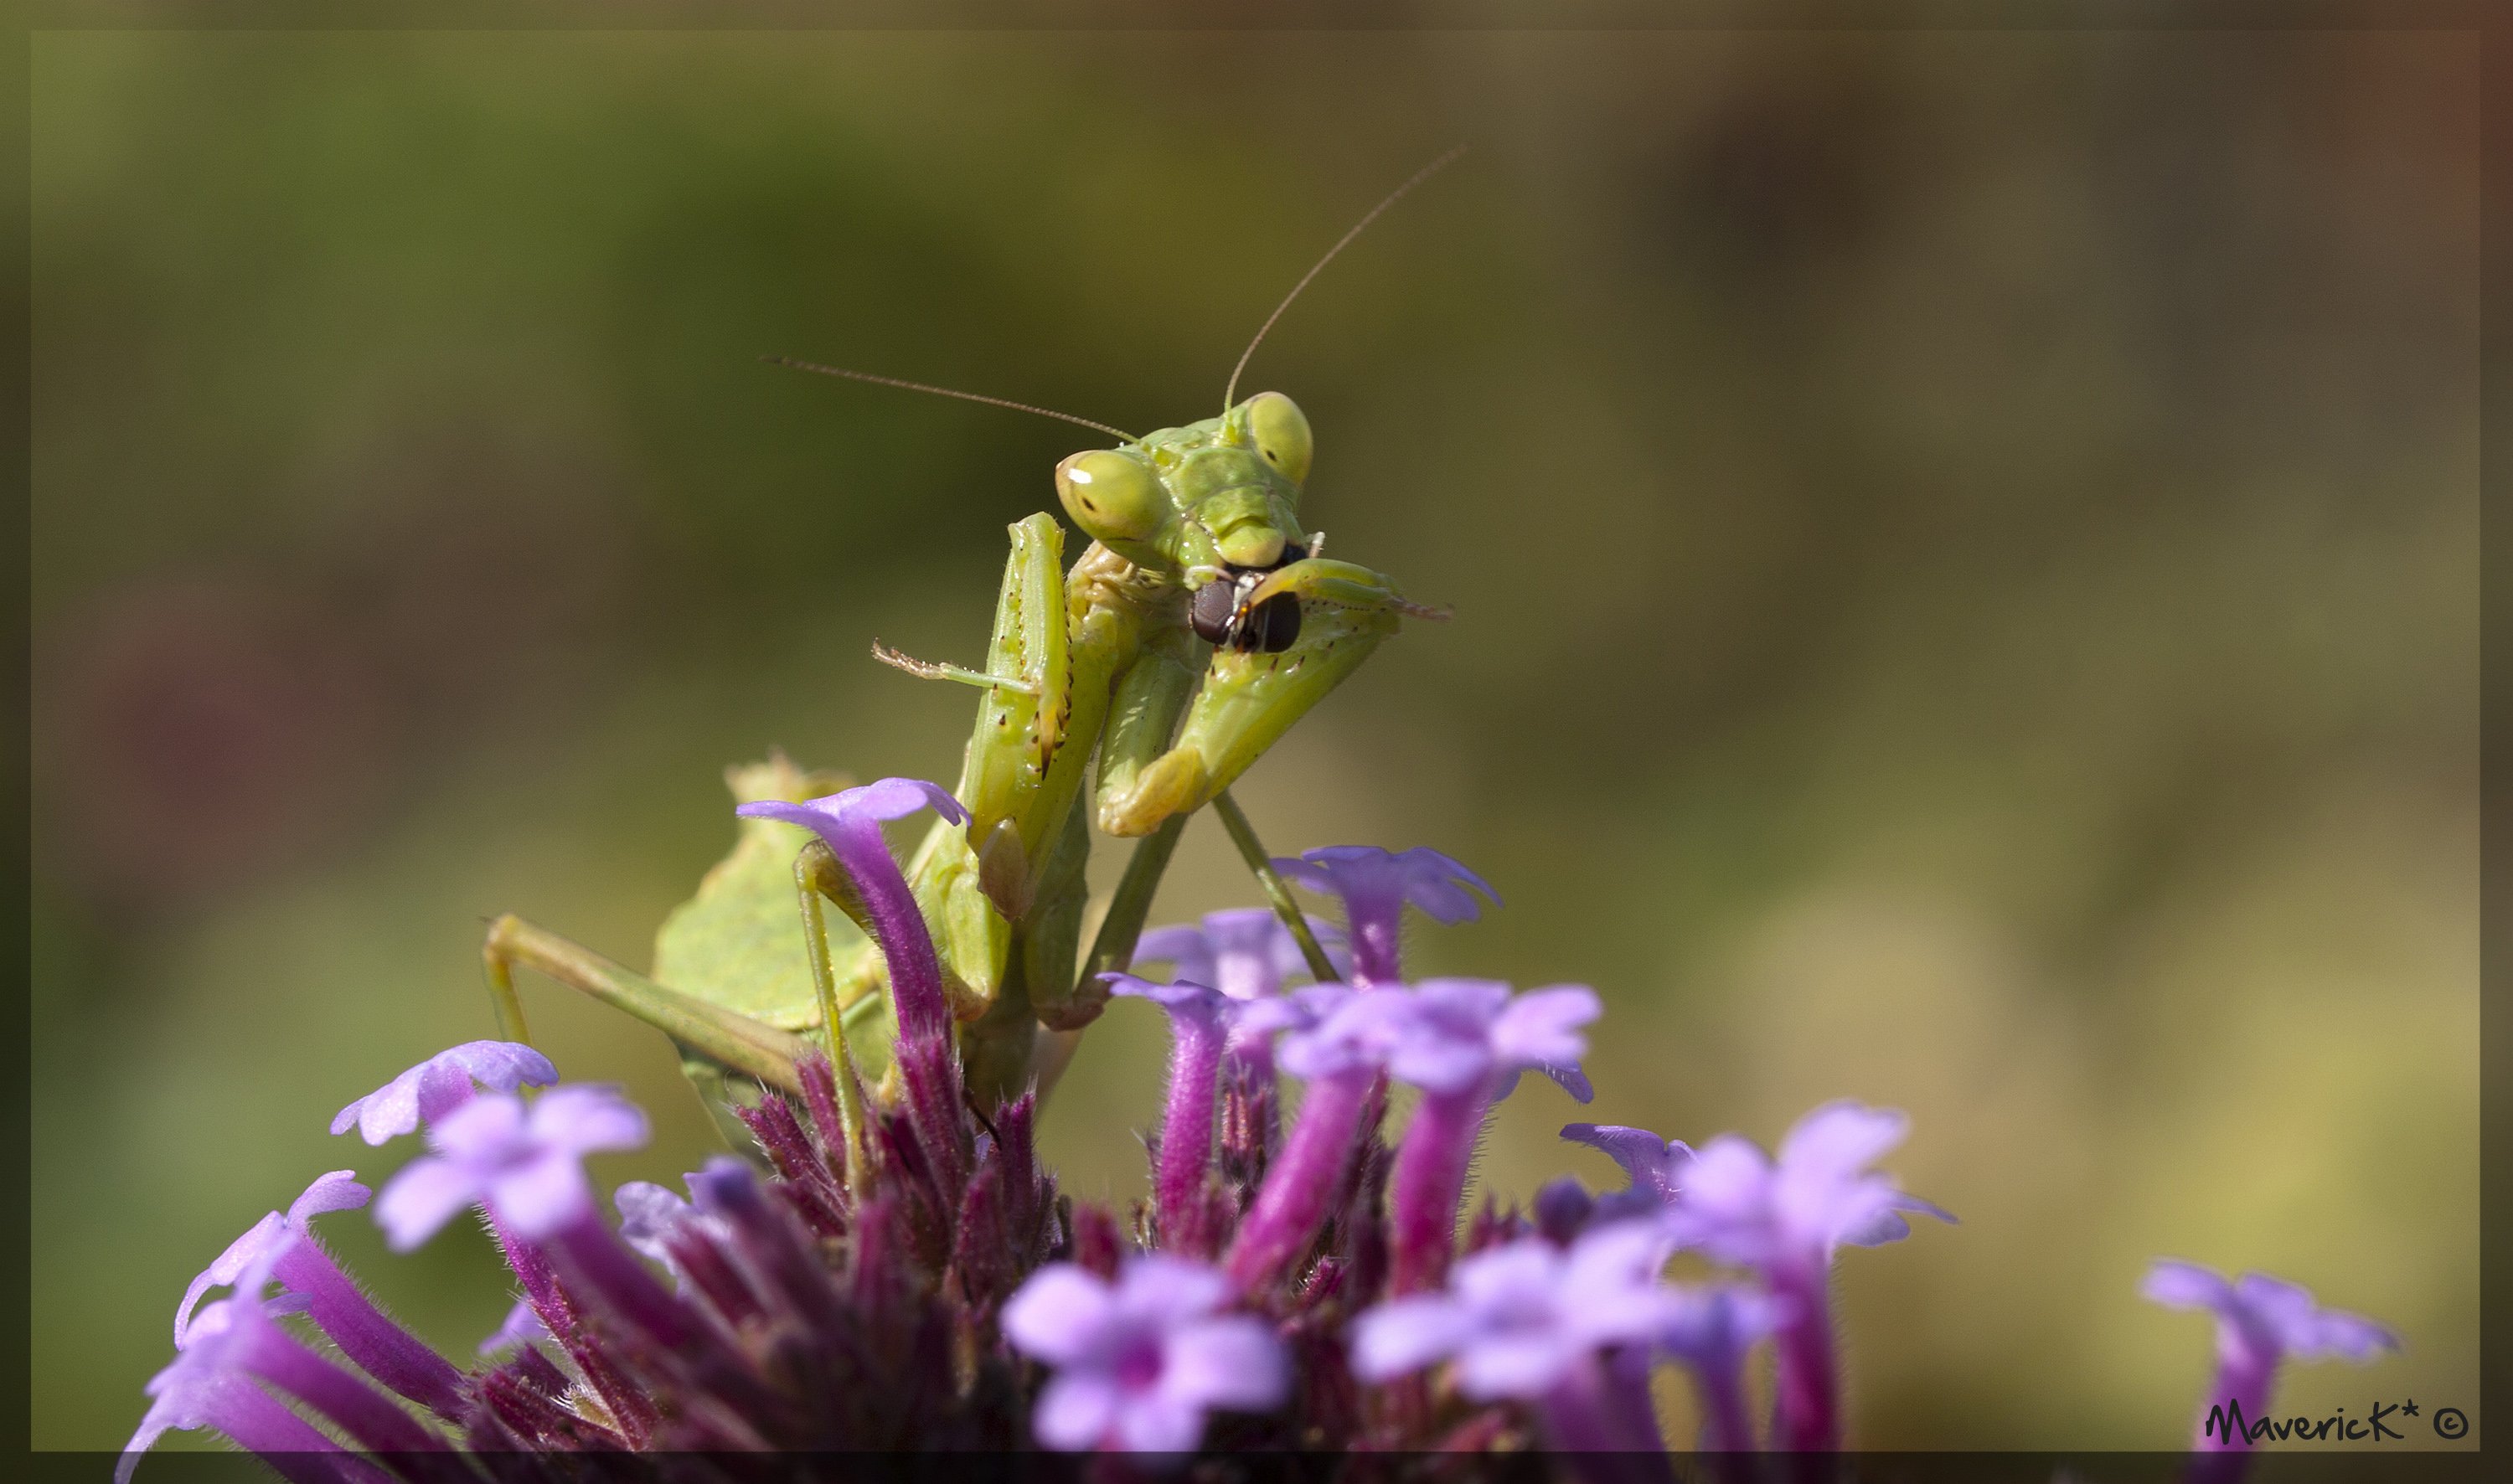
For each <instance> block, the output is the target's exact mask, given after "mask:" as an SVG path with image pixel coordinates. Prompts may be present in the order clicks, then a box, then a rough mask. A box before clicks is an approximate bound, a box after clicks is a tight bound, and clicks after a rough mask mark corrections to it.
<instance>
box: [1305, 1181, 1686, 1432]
mask: <svg viewBox="0 0 2513 1484" xmlns="http://www.w3.org/2000/svg"><path fill="white" fill-rule="evenodd" d="M1672 1245H1673V1244H1672V1243H1671V1242H1670V1241H1669V1240H1668V1238H1667V1236H1666V1233H1665V1232H1664V1231H1662V1230H1659V1229H1658V1228H1657V1226H1656V1225H1655V1224H1654V1223H1651V1222H1645V1221H1632V1222H1617V1223H1616V1224H1614V1225H1612V1226H1606V1227H1598V1228H1595V1229H1593V1230H1589V1231H1588V1232H1586V1233H1585V1234H1583V1235H1582V1236H1581V1237H1580V1238H1579V1239H1578V1240H1577V1241H1576V1242H1575V1243H1573V1244H1572V1246H1571V1248H1570V1249H1569V1250H1568V1251H1565V1250H1563V1249H1561V1248H1558V1247H1556V1246H1554V1245H1553V1244H1552V1243H1550V1242H1548V1241H1545V1240H1543V1239H1542V1238H1540V1237H1526V1238H1522V1239H1520V1240H1518V1241H1514V1242H1511V1243H1509V1244H1508V1245H1506V1246H1502V1247H1495V1248H1492V1249H1490V1250H1488V1251H1484V1252H1479V1253H1476V1254H1475V1255H1474V1256H1472V1257H1470V1258H1467V1259H1466V1260H1465V1261H1463V1262H1461V1263H1459V1264H1457V1267H1456V1272H1454V1273H1453V1274H1451V1276H1450V1279H1449V1287H1448V1289H1447V1291H1445V1292H1442V1293H1435V1294H1416V1295H1414V1296H1413V1297H1410V1298H1402V1299H1393V1300H1390V1301H1389V1302H1387V1303H1385V1304H1381V1305H1379V1306H1378V1307H1377V1308H1374V1309H1371V1310H1370V1311H1369V1312H1367V1313H1365V1314H1363V1315H1362V1316H1361V1318H1360V1320H1359V1322H1358V1325H1357V1327H1356V1329H1355V1330H1354V1334H1353V1347H1352V1368H1353V1374H1354V1375H1356V1376H1359V1377H1361V1378H1362V1379H1363V1380H1364V1381H1370V1382H1384V1381H1389V1380H1393V1379H1394V1378H1396V1377H1398V1376H1403V1375H1406V1374H1408V1373H1410V1372H1413V1371H1418V1370H1420V1369H1422V1368H1423V1367H1424V1366H1427V1365H1430V1364H1433V1363H1434V1362H1437V1361H1442V1360H1449V1361H1454V1362H1455V1363H1456V1379H1457V1389H1458V1390H1460V1391H1462V1392H1464V1393H1465V1394H1466V1395H1467V1396H1469V1397H1472V1398H1473V1399H1475V1400H1477V1401H1492V1400H1496V1399H1497V1398H1500V1397H1505V1396H1506V1397H1522V1398H1527V1397H1537V1396H1542V1395H1543V1394H1544V1393H1546V1392H1547V1391H1549V1390H1551V1389H1552V1388H1553V1386H1555V1385H1556V1384H1557V1383H1559V1382H1560V1381H1561V1380H1563V1378H1564V1377H1565V1376H1566V1375H1567V1374H1569V1372H1570V1371H1571V1369H1572V1367H1573V1366H1574V1365H1575V1364H1576V1362H1579V1361H1582V1360H1585V1359H1587V1358H1589V1357H1590V1356H1592V1355H1594V1354H1595V1352H1596V1351H1597V1349H1598V1348H1599V1347H1604V1346H1610V1345H1626V1344H1632V1343H1635V1342H1640V1341H1645V1340H1647V1339H1649V1338H1650V1337H1651V1336H1652V1335H1653V1334H1655V1332H1656V1331H1657V1329H1658V1328H1660V1327H1661V1326H1662V1325H1664V1324H1665V1323H1666V1322H1667V1320H1668V1319H1669V1318H1670V1317H1671V1316H1672V1314H1673V1312H1674V1309H1673V1298H1672V1295H1671V1294H1670V1293H1669V1291H1668V1290H1667V1289H1666V1287H1665V1286H1664V1285H1662V1284H1660V1283H1659V1282H1658V1276H1657V1275H1658V1269H1659V1268H1660V1267H1661V1266H1662V1265H1663V1264H1664V1263H1665V1261H1666V1257H1667V1254H1668V1252H1669V1251H1670V1250H1671V1248H1672Z"/></svg>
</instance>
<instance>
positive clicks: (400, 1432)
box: [240, 1320, 462, 1475]
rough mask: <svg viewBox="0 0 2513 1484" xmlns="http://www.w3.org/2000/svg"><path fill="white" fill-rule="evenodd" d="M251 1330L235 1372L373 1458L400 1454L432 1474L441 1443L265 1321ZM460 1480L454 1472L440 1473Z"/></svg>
mask: <svg viewBox="0 0 2513 1484" xmlns="http://www.w3.org/2000/svg"><path fill="white" fill-rule="evenodd" d="M251 1322H252V1323H253V1324H254V1329H253V1330H252V1332H251V1333H249V1334H248V1335H246V1336H245V1337H244V1338H243V1340H242V1342H241V1343H242V1344H243V1345H244V1347H246V1348H245V1353H244V1354H243V1355H242V1356H241V1357H240V1368H241V1369H243V1370H246V1371H250V1372H251V1373H253V1374H254V1375H256V1376H259V1377H260V1378H261V1379H262V1380H264V1381H267V1382H269V1383H270V1384H271V1385H272V1386H277V1387H278V1388H279V1389H281V1390H283V1391H286V1392H288V1393H289V1394H290V1395H292V1396H295V1397H296V1398H297V1399H298V1400H299V1401H301V1402H303V1403H305V1405H306V1406H308V1407H311V1408H312V1409H314V1410H315V1411H316V1412H319V1413H321V1414H322V1415H323V1416H324V1417H325V1418H326V1419H328V1420H330V1421H331V1422H332V1423H333V1424H334V1425H336V1426H338V1427H339V1429H340V1431H341V1433H342V1434H343V1435H345V1436H346V1437H347V1438H348V1439H349V1440H350V1441H351V1442H353V1443H355V1444H356V1445H357V1446H359V1447H360V1448H363V1449H366V1450H367V1451H369V1452H372V1453H389V1454H404V1455H410V1456H411V1457H410V1458H408V1459H406V1460H404V1462H405V1463H406V1464H411V1465H414V1466H415V1467H416V1470H417V1471H418V1472H419V1473H420V1474H422V1475H432V1474H435V1473H437V1472H439V1471H440V1470H438V1469H436V1468H435V1467H434V1464H433V1461H431V1460H429V1459H428V1458H427V1456H428V1455H441V1454H443V1453H445V1452H446V1447H447V1445H446V1442H445V1439H443V1438H441V1437H439V1436H437V1435H436V1434H435V1433H434V1432H431V1431H429V1430H428V1429H427V1428H425V1427H423V1426H421V1425H419V1423H418V1422H416V1421H414V1420H413V1419H412V1417H411V1415H410V1414H409V1413H407V1412H404V1411H403V1410H402V1409H401V1408H399V1407H397V1406H395V1405H394V1404H393V1403H392V1402H390V1401H388V1400H386V1399H385V1398H384V1397H383V1396H381V1395H380V1394H379V1393H378V1392H377V1391H376V1390H375V1389H374V1388H373V1387H371V1386H368V1385H367V1384H366V1383H365V1382H362V1381H360V1380H358V1379H357V1378H356V1377H354V1376H352V1375H350V1374H349V1373H348V1372H346V1371H344V1370H342V1369H340V1368H339V1366H337V1365H334V1364H333V1363H332V1362H331V1361H329V1360H326V1359H324V1358H323V1357H322V1356H321V1355H318V1354H316V1353H315V1352H314V1351H312V1350H310V1349H307V1348H306V1347H304V1346H302V1345H300V1344H299V1343H298V1342H297V1341H295V1340H293V1339H291V1338H289V1336H288V1335H287V1334H286V1333H285V1332H284V1331H282V1330H280V1329H279V1328H278V1327H277V1326H276V1325H272V1324H269V1323H268V1322H267V1321H263V1320H255V1321H251ZM442 1471H443V1472H445V1473H446V1474H448V1475H459V1473H460V1472H461V1471H462V1470H460V1469H459V1467H457V1468H448V1469H445V1470H442Z"/></svg>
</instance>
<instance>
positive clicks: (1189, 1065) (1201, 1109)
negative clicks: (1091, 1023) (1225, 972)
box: [1100, 974, 1251, 1248]
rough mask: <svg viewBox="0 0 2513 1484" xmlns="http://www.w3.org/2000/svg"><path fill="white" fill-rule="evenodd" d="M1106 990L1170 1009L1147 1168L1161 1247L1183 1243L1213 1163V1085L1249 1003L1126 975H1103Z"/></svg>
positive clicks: (1198, 987) (1191, 986) (1182, 984)
mask: <svg viewBox="0 0 2513 1484" xmlns="http://www.w3.org/2000/svg"><path fill="white" fill-rule="evenodd" d="M1100 977H1101V978H1102V979H1105V980H1106V981H1107V982H1108V983H1109V984H1110V986H1112V988H1111V989H1110V991H1109V993H1110V994H1112V995H1122V996H1130V997H1134V998H1138V999H1148V1000H1151V1001H1152V1002H1153V1003H1155V1004H1158V1005H1160V1006H1161V1007H1162V1008H1164V1009H1166V1010H1168V1011H1169V1012H1170V1088H1169V1098H1168V1103H1167V1107H1166V1109H1165V1110H1164V1112H1163V1113H1162V1115H1161V1138H1160V1152H1159V1155H1158V1158H1157V1160H1156V1162H1155V1164H1154V1168H1153V1171H1152V1207H1153V1210H1154V1211H1156V1212H1157V1213H1158V1214H1159V1217H1160V1230H1161V1239H1162V1241H1163V1243H1164V1244H1165V1245H1169V1246H1173V1247H1177V1246H1180V1245H1186V1246H1189V1247H1190V1248H1192V1247H1197V1246H1202V1245H1206V1244H1204V1243H1202V1242H1195V1243H1184V1242H1182V1238H1184V1237H1186V1236H1187V1235H1188V1234H1189V1232H1190V1230H1192V1229H1193V1228H1194V1227H1195V1226H1196V1225H1197V1224H1198V1223H1197V1215H1198V1213H1199V1212H1200V1211H1201V1209H1202V1206H1203V1199H1204V1183H1205V1171H1206V1170H1207V1169H1208V1168H1210V1166H1211V1165H1212V1162H1213V1104H1214V1091H1215V1088H1216V1086H1217V1084H1218V1082H1219V1079H1220V1074H1221V1053H1222V1046H1223V1043H1224V1040H1225V1038H1226V1035H1227V1031H1228V1028H1229V1025H1230V1022H1231V1021H1233V1020H1234V1019H1236V1018H1237V1012H1238V1011H1240V1010H1242V1009H1244V1008H1247V1007H1248V1006H1249V1004H1250V1003H1251V1002H1250V1001H1245V1000H1237V999H1232V998H1230V997H1228V996H1225V995H1223V994H1222V993H1221V992H1220V991H1219V990H1213V989H1207V988H1206V987H1204V986H1203V985H1200V984H1190V983H1188V982H1186V981H1184V980H1180V981H1179V982H1178V983H1176V984H1154V983H1152V982H1151V981H1150V980H1147V979H1137V978H1136V977H1135V976H1134V975H1132V974H1103V975H1101V976H1100Z"/></svg>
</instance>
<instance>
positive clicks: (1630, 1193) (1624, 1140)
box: [1562, 1123, 1693, 1215]
mask: <svg viewBox="0 0 2513 1484" xmlns="http://www.w3.org/2000/svg"><path fill="white" fill-rule="evenodd" d="M1562 1137H1563V1138H1565V1139H1567V1140H1569V1141H1570V1142H1572V1143H1573V1144H1584V1145H1586V1146H1588V1148H1590V1149H1592V1150H1596V1151H1597V1152H1600V1153H1603V1154H1604V1155H1606V1156H1607V1157H1608V1158H1610V1159H1612V1160H1614V1161H1615V1163H1616V1164H1618V1165H1621V1166H1622V1169H1623V1175H1624V1177H1625V1180H1626V1184H1625V1185H1624V1187H1623V1189H1622V1190H1620V1191H1613V1192H1611V1193H1609V1194H1608V1195H1607V1196H1606V1197H1605V1198H1604V1199H1603V1200H1601V1201H1599V1203H1598V1204H1599V1206H1600V1207H1601V1208H1602V1209H1603V1210H1605V1211H1608V1212H1612V1213H1617V1214H1623V1215H1643V1214H1647V1213H1649V1212H1653V1211H1661V1210H1667V1209H1671V1208H1672V1207H1673V1206H1674V1205H1675V1203H1676V1198H1677V1195H1678V1193H1679V1191H1680V1190H1681V1187H1682V1185H1683V1180H1684V1172H1685V1169H1686V1168H1687V1167H1688V1166H1690V1165H1691V1164H1692V1163H1693V1147H1692V1146H1691V1145H1689V1144H1686V1143H1685V1142H1684V1141H1683V1140H1681V1139H1661V1138H1659V1137H1658V1136H1657V1135H1655V1134H1654V1133H1651V1132H1650V1131H1649V1130H1648V1129H1646V1128H1631V1127H1628V1126H1626V1125H1623V1124H1620V1123H1565V1124H1563V1125H1562Z"/></svg>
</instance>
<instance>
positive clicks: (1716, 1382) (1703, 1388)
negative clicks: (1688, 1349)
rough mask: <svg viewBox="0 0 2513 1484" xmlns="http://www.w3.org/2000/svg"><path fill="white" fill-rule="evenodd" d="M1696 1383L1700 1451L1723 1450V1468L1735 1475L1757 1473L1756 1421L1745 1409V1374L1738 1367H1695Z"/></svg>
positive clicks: (1731, 1475)
mask: <svg viewBox="0 0 2513 1484" xmlns="http://www.w3.org/2000/svg"><path fill="white" fill-rule="evenodd" d="M1694 1377H1695V1390H1696V1391H1697V1392H1698V1394H1699V1396H1700V1399H1701V1451H1702V1452H1703V1453H1715V1454H1723V1455H1726V1456H1727V1457H1726V1458H1724V1459H1723V1460H1722V1461H1721V1465H1720V1471H1721V1473H1722V1474H1723V1475H1726V1476H1728V1477H1732V1478H1736V1479H1750V1478H1752V1477H1753V1476H1754V1465H1753V1461H1752V1460H1751V1459H1750V1458H1748V1457H1746V1456H1747V1455H1750V1454H1751V1453H1753V1451H1754V1424H1753V1420H1752V1419H1751V1418H1750V1417H1749V1416H1747V1414H1746V1411H1745V1385H1744V1378H1742V1377H1740V1376H1739V1375H1737V1374H1736V1372H1735V1370H1733V1369H1732V1370H1728V1371H1725V1372H1720V1373H1713V1372H1710V1371H1708V1370H1698V1369H1697V1370H1695V1373H1694Z"/></svg>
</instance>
